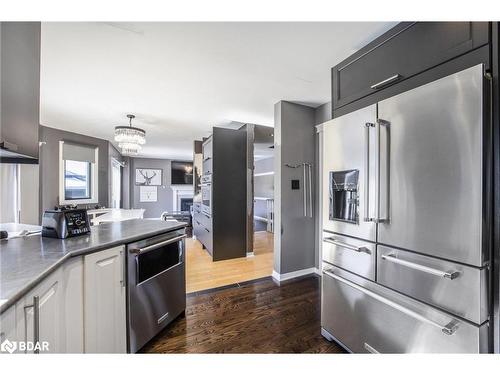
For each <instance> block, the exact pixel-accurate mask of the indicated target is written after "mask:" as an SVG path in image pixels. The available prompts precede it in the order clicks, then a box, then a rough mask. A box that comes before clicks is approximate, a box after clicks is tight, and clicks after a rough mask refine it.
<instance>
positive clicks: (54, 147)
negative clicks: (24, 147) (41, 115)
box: [39, 125, 110, 217]
mask: <svg viewBox="0 0 500 375" xmlns="http://www.w3.org/2000/svg"><path fill="white" fill-rule="evenodd" d="M39 139H40V141H41V142H45V143H44V144H42V146H41V147H40V172H39V173H40V211H41V212H40V217H41V213H42V212H43V211H44V210H46V209H51V208H53V207H54V206H55V205H57V204H59V141H71V142H75V143H81V144H86V145H91V146H95V147H98V148H99V166H98V176H99V177H98V178H99V186H98V189H99V191H98V200H99V204H100V205H102V206H108V205H109V200H108V197H109V192H108V186H109V163H110V159H109V145H108V144H109V142H108V141H106V140H104V139H99V138H94V137H88V136H86V135H82V134H77V133H72V132H68V131H64V130H59V129H54V128H49V127H47V126H42V125H40V128H39Z"/></svg>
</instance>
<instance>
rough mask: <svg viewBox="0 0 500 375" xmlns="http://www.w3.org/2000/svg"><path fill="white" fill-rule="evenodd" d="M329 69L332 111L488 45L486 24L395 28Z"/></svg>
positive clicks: (463, 23) (446, 24) (411, 24)
mask: <svg viewBox="0 0 500 375" xmlns="http://www.w3.org/2000/svg"><path fill="white" fill-rule="evenodd" d="M396 28H397V29H398V31H393V30H391V31H389V32H388V33H387V34H385V35H383V36H382V37H380V38H379V39H377V40H375V41H374V42H373V43H371V44H370V45H368V46H366V47H365V48H363V50H361V51H360V52H359V53H356V54H354V55H353V56H351V57H350V58H348V59H347V60H345V61H343V62H342V63H340V64H339V65H337V66H336V67H334V68H333V69H332V90H333V92H332V94H333V98H332V100H333V108H334V109H336V108H339V107H341V106H343V105H345V104H348V103H351V102H353V101H355V100H357V99H360V98H362V97H364V96H367V95H369V94H371V93H373V92H376V91H378V90H381V89H383V88H385V87H387V86H389V85H391V84H393V83H396V82H400V81H403V80H404V79H406V78H409V77H411V76H414V75H416V74H418V73H421V72H423V71H424V70H427V69H430V68H432V67H434V66H436V65H439V64H441V63H444V62H446V61H448V60H451V59H453V58H455V57H457V56H459V55H462V54H464V53H467V52H469V51H471V50H473V49H475V48H477V47H480V46H482V45H484V44H486V43H488V34H489V33H488V23H487V22H416V23H410V24H407V25H398V26H397V27H396Z"/></svg>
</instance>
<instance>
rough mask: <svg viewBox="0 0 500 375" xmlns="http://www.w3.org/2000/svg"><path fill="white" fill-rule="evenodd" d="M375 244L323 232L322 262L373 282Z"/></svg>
mask: <svg viewBox="0 0 500 375" xmlns="http://www.w3.org/2000/svg"><path fill="white" fill-rule="evenodd" d="M375 260H376V256H375V244H372V243H370V242H365V241H360V240H357V239H354V238H351V237H344V236H340V235H337V234H331V233H328V232H323V261H324V262H328V263H330V264H333V265H335V266H338V267H340V268H343V269H345V270H347V271H351V272H354V273H355V274H357V275H359V276H362V277H366V278H367V279H370V280H375Z"/></svg>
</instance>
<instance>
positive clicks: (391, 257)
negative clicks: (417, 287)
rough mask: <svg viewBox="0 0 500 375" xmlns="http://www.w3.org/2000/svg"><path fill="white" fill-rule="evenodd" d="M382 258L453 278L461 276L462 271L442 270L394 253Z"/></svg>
mask: <svg viewBox="0 0 500 375" xmlns="http://www.w3.org/2000/svg"><path fill="white" fill-rule="evenodd" d="M381 258H382V259H383V260H386V261H388V262H392V263H396V264H399V265H401V266H404V267H408V268H411V269H414V270H418V271H422V272H426V273H429V274H431V275H435V276H440V277H444V278H445V279H450V280H453V279H456V278H457V277H458V276H460V272H458V271H441V270H438V269H436V268H432V267H427V266H424V265H422V264H418V263H413V262H409V261H407V260H403V259H398V258H396V257H395V256H394V255H393V254H389V255H382V256H381Z"/></svg>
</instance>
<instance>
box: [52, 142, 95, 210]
mask: <svg viewBox="0 0 500 375" xmlns="http://www.w3.org/2000/svg"><path fill="white" fill-rule="evenodd" d="M63 147H64V141H59V204H91V203H98V202H99V189H98V186H99V181H98V177H99V173H98V171H99V148H98V147H96V148H95V151H94V152H95V163H91V164H90V174H91V177H90V179H91V183H92V186H91V188H90V189H91V198H90V199H65V196H66V194H65V189H64V159H63Z"/></svg>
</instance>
